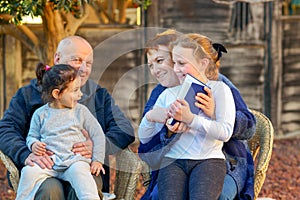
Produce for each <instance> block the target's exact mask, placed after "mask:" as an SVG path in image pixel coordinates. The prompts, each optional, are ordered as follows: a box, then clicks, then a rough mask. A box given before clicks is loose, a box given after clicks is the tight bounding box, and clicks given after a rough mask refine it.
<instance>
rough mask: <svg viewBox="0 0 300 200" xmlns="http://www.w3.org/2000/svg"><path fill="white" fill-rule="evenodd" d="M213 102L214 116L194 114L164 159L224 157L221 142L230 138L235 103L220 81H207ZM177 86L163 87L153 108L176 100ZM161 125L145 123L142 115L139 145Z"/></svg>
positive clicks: (147, 139) (165, 106)
mask: <svg viewBox="0 0 300 200" xmlns="http://www.w3.org/2000/svg"><path fill="white" fill-rule="evenodd" d="M207 85H208V86H209V87H210V88H211V90H212V94H213V98H214V100H215V115H216V119H215V120H213V119H211V118H209V117H207V116H206V115H205V114H204V113H203V112H200V113H199V114H198V115H194V119H193V121H192V123H191V124H190V128H191V129H190V131H189V132H186V133H182V135H181V136H180V139H179V140H178V141H177V142H175V143H174V145H173V146H172V147H171V149H170V151H169V152H168V153H167V154H166V157H170V158H175V159H178V158H181V159H193V160H198V159H208V158H224V154H223V153H222V146H223V142H226V141H228V140H229V139H230V137H231V135H232V133H233V127H234V121H235V104H234V99H233V96H232V93H231V91H230V88H229V87H228V86H227V85H226V84H224V83H223V82H220V81H208V82H207ZM180 89H181V85H179V86H176V87H173V88H167V89H166V90H165V91H164V92H162V94H161V95H160V96H159V97H158V99H157V101H156V103H155V105H154V107H163V108H168V107H169V106H170V105H171V104H172V103H173V102H174V101H175V100H176V98H177V95H178V93H179V91H180ZM162 127H163V124H160V123H155V122H149V121H148V120H147V119H146V117H145V116H144V117H143V119H142V121H141V124H140V127H139V130H138V135H139V138H140V141H141V142H142V143H147V142H149V141H150V140H151V138H152V137H153V136H154V135H155V134H157V133H158V132H159V131H160V130H161V128H162Z"/></svg>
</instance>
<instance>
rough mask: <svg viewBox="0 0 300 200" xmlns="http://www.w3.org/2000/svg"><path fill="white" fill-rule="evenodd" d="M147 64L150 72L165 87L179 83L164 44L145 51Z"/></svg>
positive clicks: (168, 51) (167, 49)
mask: <svg viewBox="0 0 300 200" xmlns="http://www.w3.org/2000/svg"><path fill="white" fill-rule="evenodd" d="M147 58H148V66H149V69H150V72H151V74H152V75H153V76H154V77H155V78H156V79H157V81H158V82H159V83H160V84H161V85H162V86H165V87H174V86H176V85H179V80H178V78H177V76H176V74H175V72H174V70H173V61H172V58H171V54H170V50H169V48H168V47H166V46H160V45H159V46H158V49H152V50H149V51H148V53H147Z"/></svg>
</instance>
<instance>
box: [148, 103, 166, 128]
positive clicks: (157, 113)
mask: <svg viewBox="0 0 300 200" xmlns="http://www.w3.org/2000/svg"><path fill="white" fill-rule="evenodd" d="M146 119H147V120H148V121H150V122H157V123H161V124H164V123H166V121H167V119H168V109H167V108H160V107H156V108H153V109H152V110H149V111H148V112H147V113H146Z"/></svg>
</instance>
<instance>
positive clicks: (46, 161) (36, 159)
mask: <svg viewBox="0 0 300 200" xmlns="http://www.w3.org/2000/svg"><path fill="white" fill-rule="evenodd" d="M34 163H36V164H38V165H39V166H40V167H41V168H42V169H45V168H48V169H52V167H53V165H54V163H53V161H52V160H51V158H50V156H49V155H47V154H44V155H43V156H38V155H35V154H34V153H31V154H29V156H28V157H27V158H26V160H25V165H30V166H33V165H34Z"/></svg>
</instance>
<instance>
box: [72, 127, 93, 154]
mask: <svg viewBox="0 0 300 200" xmlns="http://www.w3.org/2000/svg"><path fill="white" fill-rule="evenodd" d="M81 132H82V134H83V135H84V137H85V138H86V141H85V142H78V143H76V144H74V145H73V149H72V151H73V152H74V153H75V154H77V153H79V154H80V155H82V156H84V157H86V158H92V155H93V141H92V140H91V138H90V136H89V133H88V132H87V131H86V130H84V129H82V130H81Z"/></svg>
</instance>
